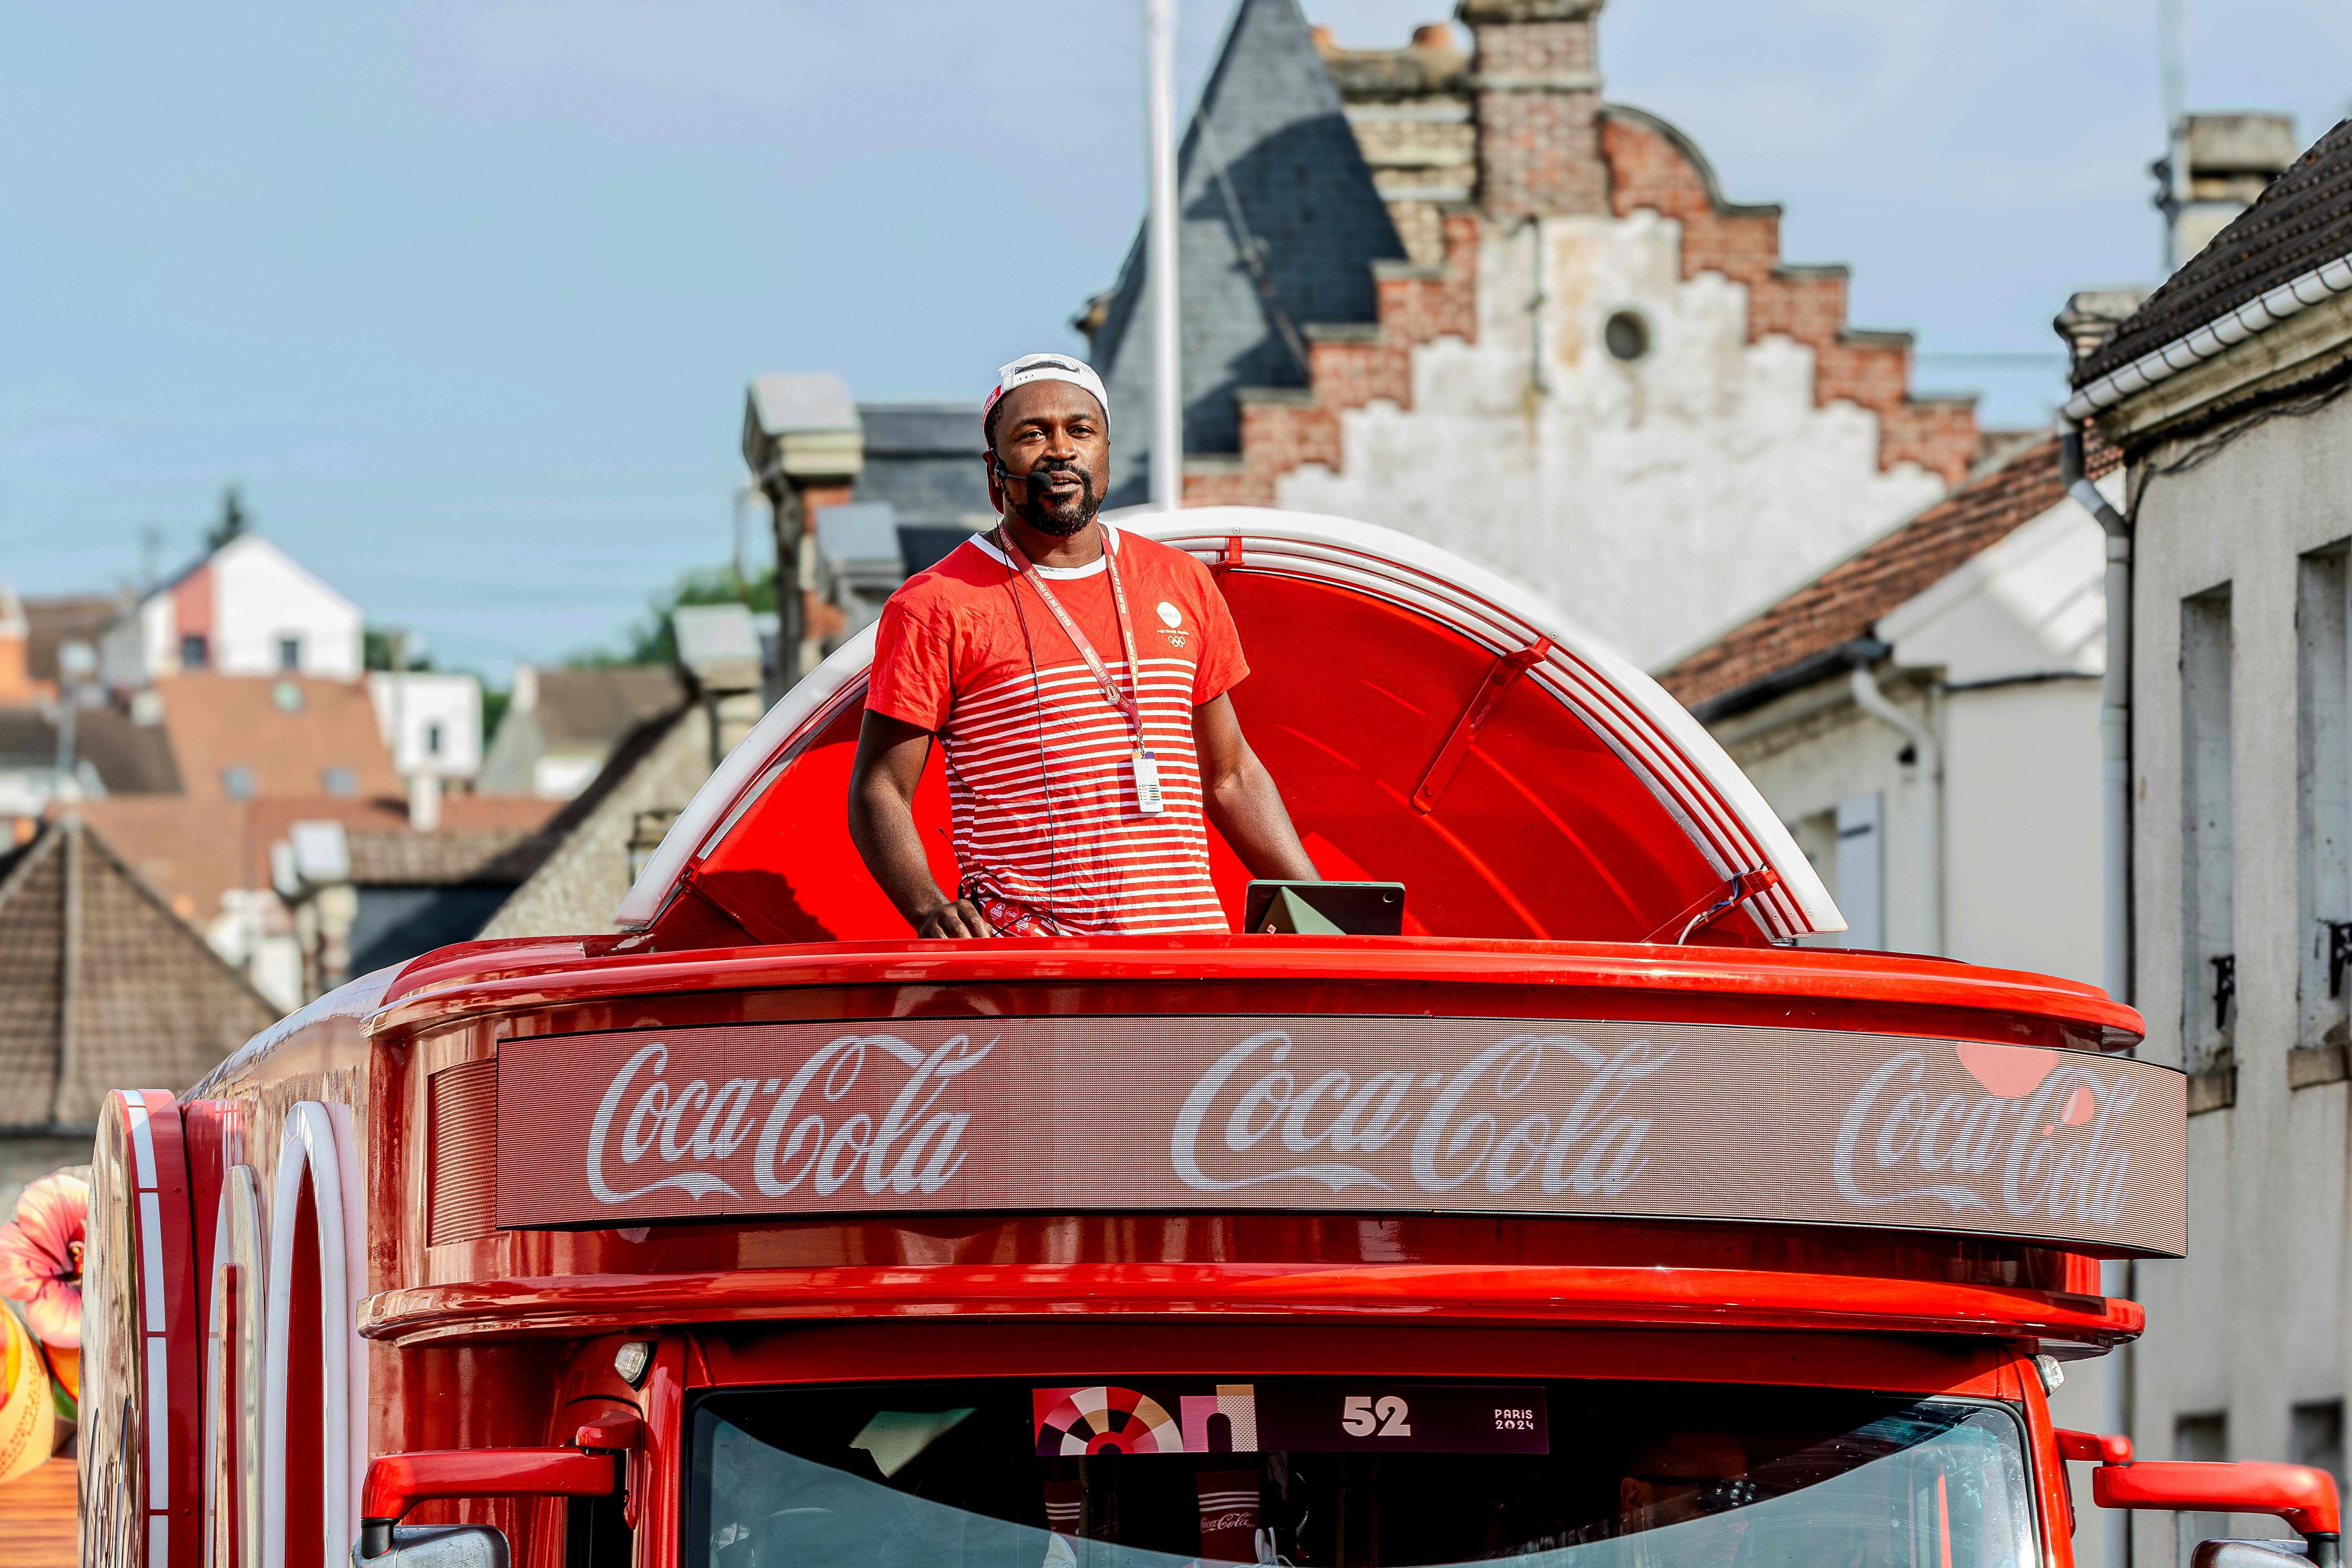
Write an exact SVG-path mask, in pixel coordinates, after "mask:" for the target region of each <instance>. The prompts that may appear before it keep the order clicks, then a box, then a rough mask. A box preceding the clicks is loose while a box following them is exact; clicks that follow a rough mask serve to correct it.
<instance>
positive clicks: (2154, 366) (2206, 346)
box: [2058, 256, 2352, 425]
mask: <svg viewBox="0 0 2352 1568" xmlns="http://www.w3.org/2000/svg"><path fill="white" fill-rule="evenodd" d="M2345 293H2352V256H2339V257H2337V258H2336V259H2335V260H2333V261H2326V262H2322V263H2321V264H2320V265H2318V266H2317V267H2315V268H2312V269H2311V270H2310V271H2308V272H2306V273H2304V274H2303V275H2302V276H2301V277H2299V278H2291V279H2288V280H2287V281H2285V282H2284V283H2282V284H2280V285H2279V286H2278V287H2277V288H2275V289H2271V290H2270V291H2269V292H2268V293H2265V294H2259V295H2257V296H2255V297H2254V298H2253V299H2252V300H2247V301H2246V302H2245V303H2244V304H2242V305H2240V306H2239V307H2237V308H2236V309H2235V310H2225V311H2223V312H2222V313H2221V315H2219V316H2216V317H2215V318H2214V319H2213V320H2211V321H2208V322H2206V323H2205V324H2204V325H2203V326H2201V327H2199V328H2197V329H2196V330H2195V331H2189V332H2184V333H2183V334H2181V335H2180V336H2179V337H2177V338H2175V339H2173V340H2172V341H2171V342H2168V343H2166V344H2165V345H2164V346H2163V347H2161V348H2157V349H2151V350H2150V351H2148V352H2147V353H2144V354H2142V355H2140V356H2139V358H2137V359H2136V360H2134V361H2132V362H2131V363H2129V364H2127V365H2125V366H2124V367H2123V368H2122V369H2120V370H2112V371H2109V372H2108V373H2107V374H2105V375H2103V376H2101V377H2099V379H2098V380H2096V381H2095V382H2092V383H2091V384H2089V385H2087V386H2085V387H2084V388H2083V389H2082V390H2081V391H2079V392H2077V393H2075V394H2074V396H2073V397H2071V398H2068V399H2067V400H2066V406H2065V407H2063V408H2062V409H2060V410H2059V411H2058V412H2059V416H2060V417H2061V418H2063V419H2064V420H2065V421H2066V422H2067V423H2068V424H2069V425H2080V424H2081V423H2082V422H2083V421H2084V420H2085V419H2088V418H2089V417H2091V416H2093V415H2095V414H2098V413H2102V412H2104V411H2105V410H2106V409H2109V408H2113V407H2114V406H2115V405H2116V404H2118V403H2121V402H2122V401H2123V400H2124V399H2125V398H2126V397H2130V396H2133V395H2137V394H2138V393H2141V392H2145V391H2146V390H2147V389H2148V388H2149V387H2151V386H2154V385H2155V384H2157V383H2158V382H2160V381H2168V380H2170V379H2171V378H2172V377H2173V376H2175V375H2178V374H2179V373H2180V372H2182V371H2184V370H2187V369H2189V367H2190V366H2191V365H2196V364H2201V363H2204V362H2205V361H2207V360H2209V359H2211V358H2213V357H2214V356H2215V355H2216V354H2219V353H2222V352H2223V351H2224V350H2227V349H2230V348H2232V347H2234V346H2236V345H2237V344H2239V343H2242V342H2245V341H2246V340H2247V339H2248V338H2251V337H2253V336H2255V335H2257V334H2258V333H2262V332H2266V331H2270V329H2271V328H2273V327H2275V326H2277V325H2278V324H2279V323H2280V322H2281V321H2285V320H2286V319H2287V318H2288V317H2289V316H2295V315H2300V314H2302V313H2303V312H2304V311H2305V310H2309V309H2310V308H2311V307H2312V306H2314V305H2317V304H2320V303H2322V302H2324V301H2326V300H2330V299H2333V298H2334V297H2335V296H2336V295H2338V294H2345Z"/></svg>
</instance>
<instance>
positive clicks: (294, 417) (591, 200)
mask: <svg viewBox="0 0 2352 1568" xmlns="http://www.w3.org/2000/svg"><path fill="white" fill-rule="evenodd" d="M1304 3H1305V5H1306V10H1307V16H1309V18H1310V19H1311V20H1313V21H1315V22H1318V23H1322V24H1326V25H1328V26H1331V27H1332V28H1333V29H1334V31H1335V33H1336V34H1337V36H1338V37H1339V41H1340V42H1341V43H1342V44H1344V45H1347V46H1349V47H1393V46H1396V45H1400V44H1402V43H1403V42H1404V41H1405V39H1406V38H1407V37H1409V36H1410V33H1411V29H1412V25H1413V24H1414V23H1415V22H1418V21H1427V20H1433V19H1435V18H1436V16H1439V15H1441V14H1442V13H1443V11H1444V9H1445V6H1446V3H1447V0H1304ZM2159 3H2160V0H1894V3H1890V0H1610V4H1609V5H1608V8H1607V10H1606V11H1605V12H1604V13H1603V14H1602V17H1601V66H1602V70H1603V73H1604V75H1605V76H1606V78H1607V79H1608V89H1607V91H1608V96H1609V98H1610V99H1611V100H1614V101H1619V102H1625V103H1632V104H1637V105H1639V106H1641V107H1643V108H1645V109H1648V110H1653V111H1654V112H1656V113H1659V114H1662V115H1664V116H1665V117H1666V118H1667V119H1669V120H1672V121H1675V122H1676V123H1677V124H1679V125H1680V126H1682V127H1683V128H1684V129H1685V131H1687V132H1690V133H1691V134H1692V135H1693V136H1695V137H1696V139H1697V140H1698V142H1699V143H1700V145H1701V146H1702V147H1703V148H1705V149H1706V153H1707V154H1708V156H1709V157H1710V158H1711V160H1712V161H1713V162H1714V163H1715V165H1716V168H1717V172H1718V173H1719V174H1720V175H1721V177H1722V181H1723V184H1724V187H1725V191H1726V194H1727V195H1728V196H1730V197H1731V198H1732V199H1733V200H1735V201H1777V202H1780V203H1782V204H1784V205H1785V207H1786V209H1787V216H1786V218H1785V221H1784V223H1783V226H1782V249H1783V254H1784V255H1785V257H1786V258H1788V259H1790V260H1791V261H1803V262H1832V261H1834V262H1844V263H1847V264H1849V265H1850V266H1852V268H1853V292H1852V300H1853V305H1852V317H1853V322H1854V324H1856V325H1858V326H1867V327H1891V328H1906V329H1909V330H1910V331H1914V332H1916V334H1917V336H1918V343H1919V350H1920V359H1919V363H1918V364H1917V366H1916V371H1915V374H1914V382H1915V385H1916V386H1917V387H1918V388H1920V389H1921V390H1927V391H1955V390H1975V391H1978V392H1980V393H1981V394H1983V395H1984V399H1985V400H1984V403H1983V405H1982V406H1981V408H1980V411H1979V412H1980V417H1981V419H1982V420H1983V422H1984V423H1985V424H1987V425H1993V426H2003V425H2006V426H2019V425H2031V424H2035V423H2038V422H2040V421H2042V420H2043V419H2045V418H2046V417H2047V416H2048V414H2049V412H2050V410H2051V408H2052V407H2053V406H2054V405H2055V404H2056V402H2057V401H2058V400H2059V398H2058V388H2059V385H2060V377H2061V373H2062V370H2063V359H2062V357H2061V356H2060V355H2059V354H2058V353H2057V352H2056V339H2055V338H2054V337H2053V335H2052V334H2051V331H2050V329H2049V321H2050V318H2051V316H2052V315H2053V313H2054V312H2055V311H2056V310H2057V309H2058V308H2059V307H2060V306H2061V305H2062V304H2063V302H2064V300H2065V298H2066V296H2067V295H2068V294H2069V293H2070V292H2072V291H2073V290H2074V289H2079V288H2084V287H2089V286H2093V285H2096V284H2102V283H2109V282H2117V281H2128V280H2144V281H2152V280H2153V279H2155V278H2156V277H2157V275H2158V271H2159V267H2160V257H2159V248H2160V235H2159V231H2158V220H2157V216H2156V215H2155V214H2154V212H2153V211H2152V210H2151V209H2150V208H2149V206H2148V197H2149V195H2150V194H2151V192H2152V190H2153V184H2152V181H2151V180H2150V178H2149V176H2148V174H2147V163H2148V162H2149V161H2150V160H2151V159H2152V158H2154V157H2155V156H2156V155H2157V154H2158V153H2159V152H2160V151H2161V150H2162V149H2161V145H2160V142H2161V125H2162V115H2161V111H2160V108H2159V89H2158V21H2157V16H2156V12H2157V7H2158V4H2159ZM2188 4H2189V26H2188V36H2189V50H2188V97H2189V106H2190V108H2192V109H2196V110H2220V109H2266V110H2286V111H2290V112H2292V113H2293V114H2294V116H2295V118H2296V122H2297V132H2298V134H2299V136H2300V137H2301V138H2302V140H2304V141H2305V142H2309V141H2311V140H2313V139H2315V138H2316V137H2317V136H2318V135H2319V134H2320V133H2321V132H2323V131H2325V130H2326V128H2327V126H2328V125H2330V124H2332V123H2334V121H2336V119H2337V118H2338V117H2339V116H2341V115H2342V114H2344V113H2345V112H2346V111H2347V96H2352V78H2348V77H2347V72H2346V71H2345V70H2344V68H2343V65H2344V62H2345V61H2346V60H2347V59H2352V7H2347V6H2346V5H2342V4H2341V3H2340V0H2231V4H2230V5H2227V6H2224V5H2221V4H2219V3H2218V0H2188ZM1230 5H1231V0H1181V3H1180V21H1179V28H1180V41H1181V59H1182V66H1181V80H1180V93H1181V96H1182V100H1183V101H1184V102H1186V103H1187V104H1188V105H1189V103H1190V100H1191V98H1192V94H1193V93H1194V92H1195V91H1196V90H1197V88H1198V85H1199V82H1200V80H1201V79H1202V76H1203V74H1204V72H1205V68H1206V67H1207V64H1208V62H1209V60H1210V58H1212V56H1213V51H1214V48H1215V46H1216V43H1217V41H1218V37H1219V35H1220V34H1221V32H1222V30H1223V26H1224V22H1225V17H1226V14H1227V12H1228V11H1229V9H1230ZM1139 15H1140V5H1139V3H1137V0H1027V3H1026V4H1024V5H1018V6H1014V5H998V4H987V3H984V0H897V3H894V4H891V5H862V4H842V3H838V0H836V3H835V4H831V5H808V4H793V3H787V0H771V3H767V4H755V3H751V0H643V3H622V0H564V3H562V4H554V3H551V0H462V3H458V0H411V3H407V4H402V5H383V4H362V3H350V4H337V5H317V4H315V3H307V4H294V3H291V0H286V3H276V4H256V3H247V0H219V3H218V4H215V5H205V6H189V5H178V4H169V3H166V0H119V3H113V4H109V5H102V6H93V5H77V4H69V3H65V0H58V3H40V4H34V3H29V0H0V580H5V581H8V582H10V583H12V584H14V585H15V586H16V588H17V589H18V590H19V591H21V592H25V593H27V594H55V593H66V592H76V591H83V592H87V591H102V590H108V589H111V588H114V587H116V586H118V585H120V584H124V583H126V582H131V581H134V580H136V579H137V578H138V577H139V575H140V574H141V572H142V563H145V562H152V563H153V564H154V565H157V566H160V567H161V568H163V569H164V570H166V571H168V570H170V569H172V568H173V567H175V566H177V565H179V564H181V563H184V561H186V560H187V559H189V558H191V557H192V556H193V555H194V552H195V551H196V549H197V541H198V538H199V536H200V533H201V531H202V529H203V528H204V526H205V523H206V521H208V520H209V519H210V517H211V516H212V515H213V514H214V512H215V510H216V508H217V505H218V497H219V493H220V490H221V488H222V486H223V485H224V484H225V483H226V482H228V481H231V480H235V481H236V482H237V483H239V484H240V485H241V486H242V487H243V489H244V492H245V496H246V500H247V506H248V508H249V510H251V512H252V514H253V515H254V517H255V519H256V520H257V523H258V525H259V526H260V528H261V529H262V531H264V532H265V533H267V534H268V535H269V536H270V537H271V538H273V539H275V540H277V541H278V542H279V543H281V544H282V545H284V546H285V547H286V548H287V549H288V550H289V551H290V552H293V553H294V554H295V555H296V557H297V558H299V560H301V561H302V562H303V563H306V564H307V565H309V566H310V568H311V569H312V570H314V571H315V572H317V573H318V574H320V576H322V577H323V578H325V579H326V580H327V581H329V582H330V583H331V584H334V585H336V586H337V587H339V588H340V589H341V591H342V592H344V593H345V594H347V595H350V596H351V597H352V598H353V599H355V600H356V601H358V602H359V604H360V605H362V609H363V610H364V611H365V613H366V615H367V616H368V618H369V620H370V621H371V622H372V623H376V624H381V625H384V626H402V627H405V628H409V629H411V630H413V631H414V632H415V633H416V634H418V635H421V637H423V638H424V639H425V645H426V646H427V647H429V649H430V650H431V652H432V654H433V655H434V656H435V657H436V658H437V659H438V660H439V661H440V662H442V663H443V664H445V665H456V666H461V667H468V668H476V669H478V670H480V671H481V672H482V673H484V674H485V675H486V676H487V677H488V678H489V679H491V680H492V681H493V682H494V683H499V684H503V683H504V681H505V680H506V679H507V676H508V671H509V668H511V666H512V664H513V662H514V661H515V660H517V659H521V658H530V659H540V660H546V659H552V658H561V657H562V656H563V655H565V654H566V653H569V652H572V651H576V650H579V649H583V648H586V647H593V646H599V645H612V644H614V643H616V642H618V640H619V639H620V637H621V634H622V631H623V628H624V627H625V626H626V625H627V624H628V623H629V622H631V621H632V620H633V619H635V618H636V617H639V616H642V615H643V614H644V611H645V606H646V601H647V599H648V597H649V596H650V595H652V594H653V593H655V592H656V590H658V589H659V588H661V587H662V586H663V585H664V584H667V583H669V582H671V581H673V580H674V579H675V578H676V577H677V574H679V573H680V572H682V571H685V570H688V569H689V568H693V567H698V566H707V565H711V564H715V563H722V562H724V561H726V560H727V559H728V558H729V556H730V552H731V551H732V549H733V540H734V534H735V530H736V527H737V520H738V518H739V517H740V518H743V519H746V520H748V521H750V523H751V530H750V531H751V536H752V537H753V538H754V540H760V539H763V538H764V530H765V520H764V515H763V514H759V513H756V512H754V511H752V510H751V509H748V508H741V507H739V505H738V495H739V488H740V486H741V484H742V483H743V482H744V473H743V469H742V466H741V462H740V458H739V457H738V455H737V444H738V440H739V437H740V426H741V419H742V397H743V388H744V384H745V383H746V381H747V380H748V379H749V378H750V377H751V376H752V375H754V374H759V373H761V372H765V371H778V370H830V371H834V372H836V373H838V374H842V375H843V376H845V378H846V379H847V380H848V382H849V384H850V385H851V386H852V387H853V389H854V390H855V391H856V394H857V395H858V396H859V397H861V398H863V399H867V400H882V399H891V398H908V399H919V398H944V399H955V400H962V401H970V400H974V399H976V398H977V397H978V396H979V395H980V394H981V393H982V392H983V391H984V390H985V389H986V386H987V384H988V382H989V379H990V376H991V374H992V371H993V369H994V367H995V366H996V365H997V364H998V363H1001V362H1003V360H1005V359H1007V358H1010V357H1011V356H1012V355H1013V354H1014V353H1020V352H1024V351H1026V350H1029V349H1032V348H1041V347H1059V348H1066V349H1067V348H1077V347H1082V346H1083V344H1082V340H1079V339H1078V338H1077V337H1076V335H1075V334H1074V333H1073V332H1072V331H1070V329H1069V328H1068V326H1067V324H1066V323H1067V321H1068V319H1069V317H1070V315H1071V313H1072V312H1073V311H1074V310H1076V308H1077V307H1078V305H1079V304H1080V302H1081V301H1083V300H1085V298H1086V297H1087V295H1088V294H1090V293H1091V292H1093V291H1094V290H1096V289H1100V288H1103V287H1106V286H1107V285H1108V283H1109V282H1110V281H1111V279H1112V277H1113V274H1114V272H1115V271H1116V269H1117V268H1118V263H1119V260H1120V258H1121V257H1122V256H1123V254H1124V253H1125V251H1126V248H1127V247H1128V245H1129V241H1130V239H1131V237H1132V236H1133V233H1134V230H1135V226H1136V224H1137V222H1138V220H1139V215H1140V210H1141V202H1142V189H1143V126H1142V107H1141V105H1142V92H1141V69H1140V64H1139V58H1140V55H1139Z"/></svg>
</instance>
